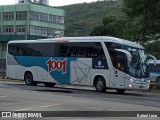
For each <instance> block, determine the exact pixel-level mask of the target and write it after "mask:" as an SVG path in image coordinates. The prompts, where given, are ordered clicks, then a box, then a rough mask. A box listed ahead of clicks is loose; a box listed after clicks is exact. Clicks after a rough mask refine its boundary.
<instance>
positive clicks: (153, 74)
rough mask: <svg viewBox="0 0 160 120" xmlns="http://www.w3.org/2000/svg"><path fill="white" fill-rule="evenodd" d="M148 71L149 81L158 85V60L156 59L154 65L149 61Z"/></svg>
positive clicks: (159, 68)
mask: <svg viewBox="0 0 160 120" xmlns="http://www.w3.org/2000/svg"><path fill="white" fill-rule="evenodd" d="M149 71H150V81H151V83H152V84H158V85H160V60H157V61H156V65H155V64H154V61H149Z"/></svg>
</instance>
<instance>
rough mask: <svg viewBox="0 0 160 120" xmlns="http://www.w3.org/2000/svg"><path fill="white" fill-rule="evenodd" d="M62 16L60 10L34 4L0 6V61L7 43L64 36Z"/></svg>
mask: <svg viewBox="0 0 160 120" xmlns="http://www.w3.org/2000/svg"><path fill="white" fill-rule="evenodd" d="M64 16H65V11H64V10H62V9H59V8H54V7H50V6H46V5H39V4H34V3H21V4H15V5H5V6H0V59H5V55H6V45H7V42H8V41H11V40H23V39H27V40H31V39H32V40H33V39H43V38H49V37H54V36H55V35H59V36H64V29H65V27H64Z"/></svg>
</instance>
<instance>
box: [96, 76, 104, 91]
mask: <svg viewBox="0 0 160 120" xmlns="http://www.w3.org/2000/svg"><path fill="white" fill-rule="evenodd" d="M95 88H96V91H97V92H106V82H105V80H104V78H102V77H98V78H97V79H96V81H95Z"/></svg>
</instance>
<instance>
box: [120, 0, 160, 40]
mask: <svg viewBox="0 0 160 120" xmlns="http://www.w3.org/2000/svg"><path fill="white" fill-rule="evenodd" d="M123 1H124V11H125V13H126V14H127V15H128V16H129V17H130V18H132V19H133V18H137V17H139V20H138V22H137V25H140V26H141V35H142V36H143V37H145V36H150V35H153V34H159V31H160V14H159V13H160V7H159V6H160V0H123ZM142 33H143V34H142Z"/></svg>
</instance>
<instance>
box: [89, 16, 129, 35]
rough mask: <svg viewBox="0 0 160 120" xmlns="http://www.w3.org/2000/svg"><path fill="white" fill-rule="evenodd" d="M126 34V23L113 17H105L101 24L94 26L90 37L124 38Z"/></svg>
mask: <svg viewBox="0 0 160 120" xmlns="http://www.w3.org/2000/svg"><path fill="white" fill-rule="evenodd" d="M126 33H127V22H126V21H122V20H118V19H117V18H116V17H115V16H112V15H110V16H105V17H104V18H103V24H102V25H98V26H95V28H94V29H93V30H92V32H91V34H90V35H92V36H113V37H120V38H125V37H126V35H127V34H126Z"/></svg>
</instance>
